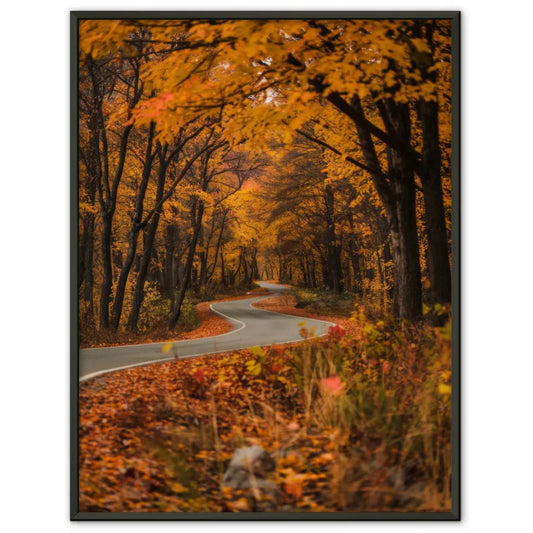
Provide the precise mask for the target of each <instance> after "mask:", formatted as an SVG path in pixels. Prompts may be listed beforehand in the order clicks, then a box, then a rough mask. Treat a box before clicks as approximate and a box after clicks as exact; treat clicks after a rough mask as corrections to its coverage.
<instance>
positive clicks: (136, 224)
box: [111, 122, 155, 331]
mask: <svg viewBox="0 0 533 533" xmlns="http://www.w3.org/2000/svg"><path fill="white" fill-rule="evenodd" d="M154 132H155V124H154V123H153V122H152V123H151V124H150V129H149V132H148V141H147V145H146V153H145V157H144V165H143V172H142V177H141V182H140V184H139V187H138V191H137V198H136V202H135V213H134V216H133V220H132V224H131V231H130V234H129V239H128V253H127V255H126V260H125V261H124V264H123V266H122V269H121V271H120V276H119V278H118V282H117V288H116V293H115V301H114V303H113V312H112V325H111V327H112V329H113V331H117V330H118V326H119V324H120V317H121V315H122V306H123V304H124V293H125V290H126V284H127V282H128V277H129V274H130V271H131V267H132V265H133V262H134V260H135V255H136V253H137V243H138V241H139V233H140V231H141V229H142V228H141V220H142V216H143V209H144V197H145V195H146V189H147V187H148V181H149V179H150V174H151V171H152V162H153V155H152V141H153V137H154Z"/></svg>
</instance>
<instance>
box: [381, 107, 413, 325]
mask: <svg viewBox="0 0 533 533" xmlns="http://www.w3.org/2000/svg"><path fill="white" fill-rule="evenodd" d="M383 112H385V113H387V118H388V119H389V120H390V126H389V127H390V128H393V129H394V131H395V132H396V133H397V134H398V135H399V136H401V137H402V138H403V139H409V138H410V120H409V107H408V105H406V104H396V103H394V102H392V101H388V102H387V103H386V105H385V106H384V110H383ZM387 159H388V167H389V176H390V180H391V183H392V184H393V191H394V203H395V205H394V207H395V211H396V220H397V224H392V226H391V240H392V250H393V257H394V292H393V295H394V298H393V309H394V314H395V315H396V316H398V317H400V318H407V319H415V318H417V317H419V316H420V315H421V313H422V285H421V276H420V257H419V244H418V233H417V227H416V189H415V181H414V168H413V163H412V162H411V161H410V160H409V159H408V158H407V157H405V155H404V154H403V152H400V151H398V150H396V149H394V148H391V147H390V146H389V147H387Z"/></svg>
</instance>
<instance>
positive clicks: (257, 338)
mask: <svg viewBox="0 0 533 533" xmlns="http://www.w3.org/2000/svg"><path fill="white" fill-rule="evenodd" d="M258 283H259V285H261V286H262V287H263V288H265V289H268V290H269V291H271V293H272V294H270V295H268V296H258V297H251V298H246V299H243V300H233V301H229V302H219V303H216V304H212V305H211V309H212V310H213V311H214V312H215V313H218V314H219V315H221V316H223V317H224V318H226V319H227V320H229V321H230V322H231V323H232V324H233V329H232V330H231V331H229V332H228V333H223V334H222V335H215V336H212V337H204V338H201V339H191V340H184V341H176V342H174V343H173V347H172V350H171V351H170V352H169V353H163V351H162V348H163V346H164V345H165V344H166V342H156V343H150V344H134V345H127V346H112V347H109V348H88V349H85V350H80V358H79V363H80V364H79V379H80V381H85V380H87V379H90V378H92V377H95V376H98V375H100V374H105V373H107V372H113V371H115V370H121V369H124V368H131V367H134V366H141V365H146V364H149V363H155V362H162V361H170V360H172V359H174V358H175V357H176V355H177V356H178V357H180V358H189V357H198V356H200V355H208V354H213V353H220V352H225V351H228V350H242V349H244V348H251V347H252V346H268V345H270V344H282V343H290V342H298V341H301V340H302V337H301V336H300V334H299V330H300V327H301V326H298V324H299V323H300V322H302V321H305V323H306V327H307V328H308V329H310V328H313V327H314V328H316V332H315V335H324V334H325V333H326V332H327V329H328V328H329V327H330V326H332V325H333V324H332V323H331V322H325V321H323V320H314V319H311V318H304V317H297V316H292V315H283V314H280V313H274V312H271V311H265V310H262V309H256V308H254V307H252V304H254V303H255V302H259V301H260V300H263V299H265V298H271V297H272V296H273V295H276V294H277V295H280V294H281V293H282V292H283V291H284V290H286V288H285V287H283V286H282V285H277V284H274V283H269V282H266V281H261V282H258Z"/></svg>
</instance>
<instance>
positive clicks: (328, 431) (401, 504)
mask: <svg viewBox="0 0 533 533" xmlns="http://www.w3.org/2000/svg"><path fill="white" fill-rule="evenodd" d="M455 37H456V36H455V34H454V35H453V38H454V39H455ZM77 58H78V73H77V75H78V88H77V102H78V111H77V127H78V136H77V146H78V176H77V180H78V251H77V253H78V299H79V304H78V332H79V348H80V350H79V390H78V398H79V405H78V409H79V436H78V451H77V453H78V460H79V461H78V465H79V466H78V469H79V471H78V481H79V484H78V504H79V511H80V512H87V513H95V512H121V513H122V512H123V513H131V512H147V513H157V512H161V513H169V512H172V513H178V512H179V513H181V512H183V513H198V512H211V513H274V512H286V513H295V514H298V513H299V514H300V516H302V513H304V514H305V513H336V512H353V513H358V512H391V513H405V512H417V513H449V512H451V510H452V426H451V423H452V416H451V413H452V387H451V382H452V349H451V340H452V328H451V316H452V282H451V272H452V266H453V267H454V268H455V267H456V265H454V264H453V262H452V255H451V246H452V223H451V219H452V218H451V215H452V105H453V106H455V105H456V104H455V100H454V99H452V20H451V19H450V18H447V19H446V18H439V19H409V18H405V19H397V20H396V19H395V20H389V19H384V18H381V19H370V18H369V19H341V18H339V19H332V20H326V19H319V18H309V19H297V20H296V19H279V20H273V19H268V18H264V19H253V20H252V19H231V18H224V19H217V18H206V19H203V20H195V19H142V18H124V19H105V20H104V19H90V18H86V19H80V20H79V21H78V50H77ZM454 98H455V94H454ZM454 135H455V133H454ZM454 165H455V162H454ZM453 186H454V187H455V186H457V184H456V182H455V181H454V183H453ZM455 207H456V206H455V205H454V206H453V208H454V209H455ZM454 231H455V230H454ZM454 238H455V234H454ZM455 305H456V302H455V300H454V309H455ZM454 497H455V496H454Z"/></svg>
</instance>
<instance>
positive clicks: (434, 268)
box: [418, 100, 451, 303]
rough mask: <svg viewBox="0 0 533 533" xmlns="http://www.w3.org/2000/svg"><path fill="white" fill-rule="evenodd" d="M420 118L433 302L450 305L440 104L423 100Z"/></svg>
mask: <svg viewBox="0 0 533 533" xmlns="http://www.w3.org/2000/svg"><path fill="white" fill-rule="evenodd" d="M418 114H419V118H420V122H421V123H422V138H423V148H422V164H421V172H420V179H421V182H422V193H423V196H424V212H425V221H426V231H427V239H428V257H427V262H428V270H429V279H430V283H431V298H432V300H433V301H435V302H439V303H446V302H450V301H451V274H450V262H449V258H448V237H447V234H446V216H445V213H444V203H443V196H442V182H441V176H440V169H441V155H440V147H439V131H438V103H437V102H426V101H425V100H421V101H420V102H419V104H418Z"/></svg>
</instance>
